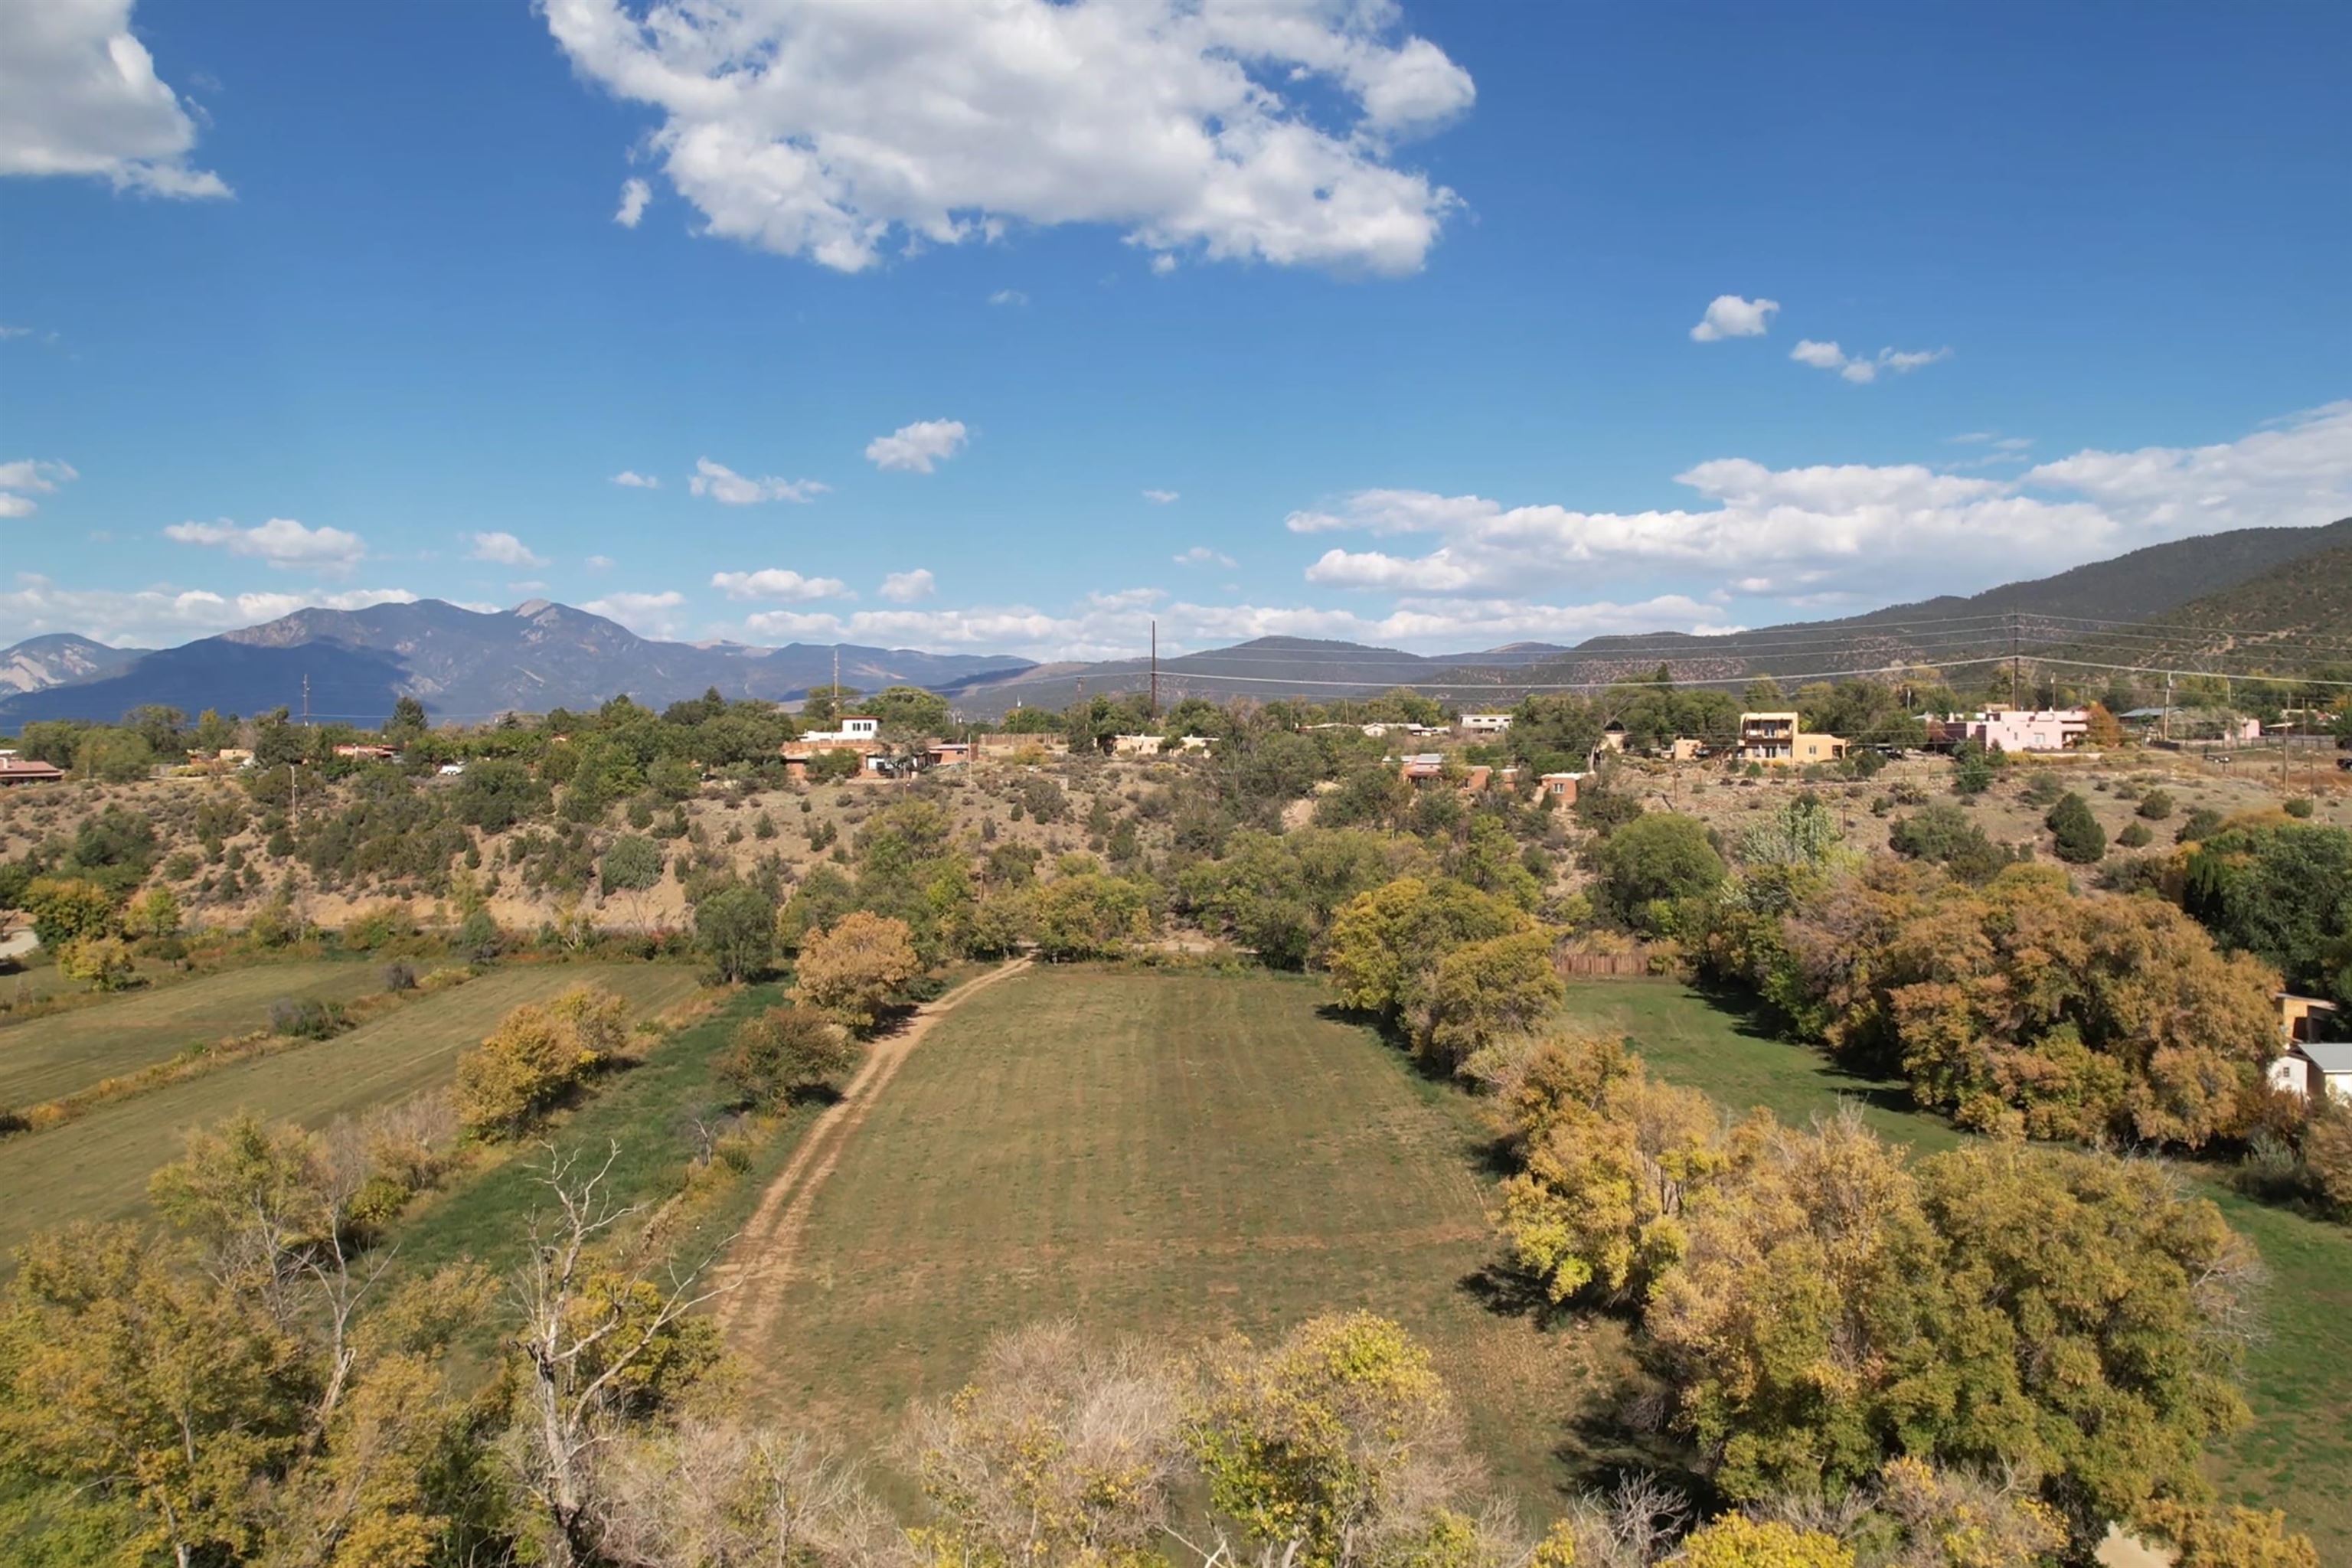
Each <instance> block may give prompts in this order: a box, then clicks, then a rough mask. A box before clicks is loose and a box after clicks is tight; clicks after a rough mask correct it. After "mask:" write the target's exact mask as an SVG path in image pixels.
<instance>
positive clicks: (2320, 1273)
mask: <svg viewBox="0 0 2352 1568" xmlns="http://www.w3.org/2000/svg"><path fill="white" fill-rule="evenodd" d="M1569 1009H1570V1013H1571V1014H1573V1015H1575V1016H1580V1017H1582V1018H1585V1019H1588V1020H1590V1021H1591V1022H1593V1023H1596V1024H1600V1025H1601V1026H1606V1027H1609V1028H1612V1029H1615V1030H1618V1031H1621V1032H1622V1033H1623V1034H1624V1035H1626V1036H1627V1037H1629V1038H1631V1039H1632V1040H1633V1043H1634V1045H1635V1046H1636V1047H1638V1048H1639V1049H1640V1051H1641V1053H1642V1055H1643V1058H1644V1059H1645V1060H1647V1061H1648V1062H1649V1063H1650V1064H1651V1066H1652V1067H1654V1068H1655V1069H1656V1070H1657V1071H1658V1072H1659V1073H1660V1074H1662V1075H1663V1076H1664V1077H1666V1078H1668V1079H1673V1080H1675V1082H1678V1083H1687V1084H1692V1085H1695V1086H1696V1087H1698V1088H1700V1089H1706V1091H1707V1092H1708V1093H1709V1094H1711V1095H1713V1096H1714V1097H1715V1098H1716V1099H1717V1100H1719V1101H1720V1102H1722V1103H1723V1104H1724V1105H1725V1106H1727V1107H1728V1108H1730V1109H1732V1110H1747V1109H1748V1107H1750V1106H1757V1105H1760V1106H1764V1107H1766V1108H1767V1109H1769V1110H1772V1111H1773V1112H1775V1113H1776V1114H1778V1115H1779V1116H1780V1118H1781V1119H1782V1120H1783V1121H1795V1122H1800V1123H1801V1122H1803V1121H1806V1120H1807V1119H1808V1118H1810V1117H1811V1116H1812V1115H1813V1114H1814V1113H1816V1112H1818V1111H1825V1110H1834V1109H1835V1108H1836V1106H1837V1103H1838V1101H1839V1100H1840V1099H1841V1098H1850V1099H1853V1100H1856V1101H1858V1102H1859V1103H1860V1104H1861V1106H1862V1107H1863V1115H1864V1118H1865V1119H1866V1120H1867V1121H1869V1122H1870V1124H1871V1125H1872V1126H1873V1127H1874V1128H1875V1129H1876V1130H1877V1131H1879V1132H1880V1133H1881V1134H1883V1135H1884V1136H1885V1137H1887V1138H1890V1139H1893V1140H1896V1141H1899V1142H1904V1143H1907V1144H1909V1145H1911V1146H1912V1147H1913V1148H1915V1149H1917V1150H1919V1151H1920V1152H1923V1153H1933V1152H1935V1151H1937V1150H1938V1149H1948V1148H1951V1147H1954V1146H1956V1145H1957V1144H1958V1143H1959V1142H1960V1141H1961V1140H1962V1139H1963V1138H1966V1137H1968V1136H1969V1134H1966V1133H1963V1132H1960V1131H1956V1130H1955V1129H1954V1128H1953V1127H1952V1126H1951V1125H1950V1124H1949V1123H1948V1122H1947V1121H1944V1120H1942V1119H1941V1118H1939V1117H1934V1116H1928V1115H1925V1114H1922V1113H1921V1112H1919V1111H1916V1110H1911V1109H1910V1096H1909V1094H1908V1092H1907V1091H1906V1089H1905V1088H1904V1086H1903V1085H1901V1084H1899V1083H1874V1082H1872V1081H1869V1080H1866V1079H1857V1078H1855V1077H1853V1076H1852V1075H1851V1074H1848V1073H1845V1072H1843V1071H1841V1070H1840V1069H1839V1068H1837V1067H1836V1066H1835V1065H1834V1064H1832V1062H1831V1061H1830V1060H1829V1058H1827V1057H1825V1056H1823V1055H1822V1053H1820V1052H1818V1051H1814V1050H1811V1049H1808V1048H1806V1047H1801V1046H1794V1045H1790V1044H1789V1043H1787V1042H1785V1041H1782V1040H1778V1039H1775V1038H1773V1037H1771V1036H1770V1034H1769V1033H1768V1032H1767V1031H1765V1030H1763V1029H1760V1028H1759V1027H1757V1026H1755V1025H1753V1024H1752V1023H1750V1022H1749V1021H1748V1019H1747V1018H1745V1017H1744V1016H1741V1015H1740V1014H1739V1013H1738V1012H1735V1011H1731V1010H1727V1009H1726V1008H1724V1007H1722V1006H1719V1005H1717V1004H1715V1003H1714V1002H1713V1001H1711V1000H1710V999H1709V998H1708V997H1706V995H1704V994H1701V993H1699V992H1696V991H1694V990H1691V989H1689V988H1687V987H1685V986H1682V985H1678V984H1674V983H1672V982H1669V981H1612V982H1604V983H1597V984H1587V985H1582V986H1579V987H1577V988H1575V989H1574V990H1572V991H1571V992H1570V997H1569ZM2182 1169H2183V1171H2184V1172H2185V1173H2187V1174H2188V1176H2189V1180H2190V1182H2191V1183H2192V1184H2193V1190H2194V1191H2196V1192H2197V1193H2199V1194H2201V1195H2203V1196H2206V1197H2210V1198H2211V1199H2212V1200H2213V1201H2214V1202H2215V1203H2216V1204H2218V1205H2221V1210H2222V1212H2223V1213H2224V1214H2225V1215H2228V1216H2229V1220H2230V1223H2231V1225H2232V1226H2236V1227H2237V1229H2238V1230H2239V1231H2240V1232H2241V1233H2242V1234H2243V1235H2244V1236H2245V1237H2248V1238H2249V1239H2250V1240H2252V1242H2253V1244H2254V1246H2255V1247H2257V1248H2258V1249H2259V1250H2260V1251H2261V1253H2262V1255H2263V1263H2264V1264H2265V1265H2266V1266H2267V1267H2268V1269H2269V1273H2270V1279H2269V1282H2268V1285H2267V1287H2266V1289H2265V1292H2264V1300H2263V1308H2264V1319H2265V1322H2264V1337H2263V1339H2262V1340H2261V1341H2260V1342H2257V1343H2256V1344H2255V1346H2254V1348H2253V1351H2252V1354H2251V1355H2250V1356H2249V1358H2248V1361H2247V1367H2246V1380H2247V1389H2246V1394H2247V1400H2248V1403H2249V1404H2250V1405H2252V1407H2253V1412H2254V1419H2253V1422H2252V1425H2250V1426H2247V1427H2245V1428H2244V1429H2243V1430H2242V1431H2240V1432H2239V1433H2237V1434H2236V1435H2235V1436H2232V1437H2231V1439H2230V1440H2229V1441H2228V1442H2227V1443H2225V1444H2223V1445H2222V1446H2221V1448H2220V1449H2219V1451H2218V1452H2217V1453H2216V1454H2215V1455H2214V1456H2213V1458H2212V1460H2211V1462H2210V1471H2211V1474H2212V1476H2213V1479H2214V1480H2215V1482H2216V1483H2217V1484H2218V1485H2219V1486H2220V1487H2221V1490H2222V1493H2223V1495H2224V1496H2225V1497H2227V1498H2229V1499H2230V1500H2232V1501H2236V1502H2242V1503H2244V1504H2246V1505H2248V1506H2250V1507H2260V1508H2275V1509H2283V1510H2285V1512H2286V1515H2287V1517H2288V1518H2289V1519H2290V1520H2292V1521H2294V1524H2295V1526H2296V1527H2297V1528H2298V1529H2301V1530H2305V1531H2310V1532H2311V1535H2312V1538H2313V1539H2314V1540H2315V1542H2317V1543H2318V1545H2319V1549H2320V1557H2321V1560H2322V1561H2324V1562H2329V1563H2352V1415H2347V1412H2352V1233H2347V1231H2346V1230H2345V1229H2344V1228H2343V1227H2342V1226H2331V1225H2326V1224H2323V1223H2321V1222H2319V1221H2316V1220H2311V1219H2305V1218H2304V1217H2303V1216H2302V1215H2296V1214H2293V1213H2289V1212H2287V1211H2284V1210H2282V1209H2276V1208H2272V1207H2268V1206H2266V1205H2262V1204H2257V1203H2254V1202H2252V1201H2251V1200H2249V1199H2247V1198H2245V1197H2243V1196H2241V1195H2240V1194H2238V1193H2236V1192H2234V1191H2233V1190H2231V1188H2230V1187H2228V1186H2227V1185H2225V1184H2223V1183H2222V1182H2221V1180H2220V1179H2219V1175H2220V1173H2217V1172H2207V1171H2202V1170H2200V1169H2199V1168H2198V1167H2197V1166H2195V1165H2184V1166H2183V1167H2182Z"/></svg>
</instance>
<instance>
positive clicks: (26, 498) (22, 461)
mask: <svg viewBox="0 0 2352 1568" xmlns="http://www.w3.org/2000/svg"><path fill="white" fill-rule="evenodd" d="M79 478H81V475H80V474H79V473H77V472H75V471H74V466H73V465H72V464H71V463H54V462H47V461H44V460H42V459H40V458H17V459H16V461H14V462H10V463H0V518H5V517H30V516H32V515H33V514H34V513H35V512H37V511H38V510H41V503H40V502H38V501H37V500H34V499H33V498H34V497H35V496H37V495H38V496H46V495H54V494H56V493H57V489H58V486H59V485H62V484H70V483H71V482H72V481H74V480H75V479H79Z"/></svg>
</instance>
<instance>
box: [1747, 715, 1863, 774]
mask: <svg viewBox="0 0 2352 1568" xmlns="http://www.w3.org/2000/svg"><path fill="white" fill-rule="evenodd" d="M1801 722H1802V721H1801V719H1800V718H1799V717H1798V715H1797V714H1796V713H1794V712H1787V713H1742V714H1741V715H1740V716H1739V760H1740V761H1741V762H1743V763H1766V764H1768V765H1773V766H1780V765H1785V764H1788V763H1800V764H1801V763H1833V762H1836V761H1838V760H1839V759H1840V758H1842V757H1843V756H1844V755H1845V745H1846V743H1845V742H1843V741H1842V740H1840V739H1838V737H1836V736H1835V735H1818V734H1811V733H1809V732H1807V731H1804V730H1802V729H1801V728H1800V727H1799V726H1800V724H1801Z"/></svg>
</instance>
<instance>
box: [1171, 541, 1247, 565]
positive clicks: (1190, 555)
mask: <svg viewBox="0 0 2352 1568" xmlns="http://www.w3.org/2000/svg"><path fill="white" fill-rule="evenodd" d="M1175 561H1176V564H1177V565H1179V566H1228V567H1230V566H1238V565H1240V564H1241V563H1240V562H1238V561H1235V560H1234V558H1233V557H1232V556H1230V555H1228V554H1226V553H1225V552H1223V551H1222V550H1212V549H1210V548H1209V547H1208V546H1207V545H1205V544H1195V545H1194V546H1192V549H1190V550H1187V551H1185V552H1183V553H1182V554H1181V555H1178V556H1177V557H1175Z"/></svg>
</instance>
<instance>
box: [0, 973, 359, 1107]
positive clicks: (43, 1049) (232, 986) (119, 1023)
mask: <svg viewBox="0 0 2352 1568" xmlns="http://www.w3.org/2000/svg"><path fill="white" fill-rule="evenodd" d="M382 989H383V964H381V963H362V962H359V961H356V960H351V959H296V960H292V961H289V962H287V963H259V964H254V965H252V966H250V967H248V968H244V969H230V970H225V971H222V972H221V973H216V974H206V975H202V976H200V977H198V978H196V979H193V980H185V981H180V982H178V983H176V984H163V985H158V986H155V987H153V988H152V989H148V990H142V991H131V992H126V993H124V994H121V995H119V996H113V997H110V998H108V999H107V1000H105V1001H103V1002H99V1003H95V1004H93V1005H89V1006H84V1007H78V1008H75V1009H73V1010H72V1011H70V1012H65V1013H58V1014H56V1015H54V1016H49V1017H46V1018H26V1019H23V1020H21V1021H18V1022H15V1023H0V1105H6V1106H13V1107H16V1109H18V1110H22V1109H24V1108H25V1107H26V1106H28V1105H39V1104H41V1103H43V1102H44V1101H47V1100H56V1099H58V1098H59V1097H60V1096H63V1095H68V1094H71V1093H73V1092H74V1091H75V1090H76V1089H88V1088H89V1087H90V1086H91V1085H92V1084H95V1083H97V1082H99V1081H100V1080H101V1079H109V1078H114V1077H117V1076H119V1075H121V1074H123V1073H128V1072H136V1071H138V1070H139V1069H140V1068H144V1067H152V1066H153V1065H154V1064H155V1063H157V1062H161V1061H169V1060H170V1059H171V1058H173V1057H175V1056H177V1055H179V1054H180V1053H181V1052H182V1051H184V1050H186V1049H188V1048H189V1047H192V1046H193V1047H205V1046H210V1045H213V1044H215V1042H217V1041H220V1040H224V1039H228V1038H232V1037H236V1036H238V1035H247V1034H251V1033H252V1032H253V1031H254V1030H256V1029H265V1028H268V1026H269V1005H270V1004H271V1003H273V1002H275V1001H277V1000H278V999H279V998H280V997H292V998H295V999H297V1000H310V1001H318V1002H336V1003H348V1002H353V1001H356V1000H358V999H359V998H360V997H362V996H365V995H368V994H371V993H373V992H377V991H381V990H382Z"/></svg>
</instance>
